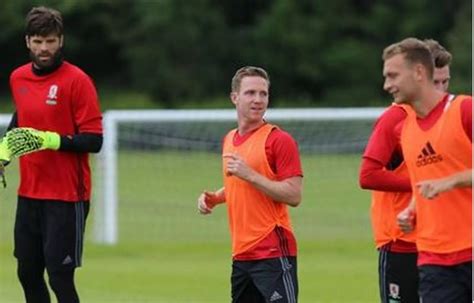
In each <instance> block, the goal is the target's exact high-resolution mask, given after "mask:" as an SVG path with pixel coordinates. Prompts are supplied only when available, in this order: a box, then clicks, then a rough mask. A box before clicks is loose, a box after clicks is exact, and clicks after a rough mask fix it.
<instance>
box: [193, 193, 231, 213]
mask: <svg viewBox="0 0 474 303" xmlns="http://www.w3.org/2000/svg"><path fill="white" fill-rule="evenodd" d="M224 201H225V198H224V192H223V190H218V191H216V192H211V191H204V192H203V193H202V194H201V195H199V198H198V204H197V207H198V210H199V213H200V214H202V215H208V214H210V213H212V209H213V208H214V206H216V205H217V204H220V203H223V202H224Z"/></svg>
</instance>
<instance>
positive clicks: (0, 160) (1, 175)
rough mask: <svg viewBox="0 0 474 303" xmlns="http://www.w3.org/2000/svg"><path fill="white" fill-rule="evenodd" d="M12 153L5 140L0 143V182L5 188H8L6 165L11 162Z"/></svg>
mask: <svg viewBox="0 0 474 303" xmlns="http://www.w3.org/2000/svg"><path fill="white" fill-rule="evenodd" d="M10 157H11V152H10V150H9V149H8V147H7V144H6V142H5V140H2V141H1V142H0V182H1V183H2V185H3V188H5V187H7V181H6V179H5V165H7V164H8V162H10Z"/></svg>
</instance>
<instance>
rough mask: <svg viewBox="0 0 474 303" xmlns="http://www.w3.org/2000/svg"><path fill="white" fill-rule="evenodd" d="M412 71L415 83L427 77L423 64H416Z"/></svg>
mask: <svg viewBox="0 0 474 303" xmlns="http://www.w3.org/2000/svg"><path fill="white" fill-rule="evenodd" d="M414 71H415V80H416V81H421V80H422V79H423V77H427V76H428V74H427V71H426V68H425V67H424V66H423V64H419V63H418V64H416V65H415V69H414Z"/></svg>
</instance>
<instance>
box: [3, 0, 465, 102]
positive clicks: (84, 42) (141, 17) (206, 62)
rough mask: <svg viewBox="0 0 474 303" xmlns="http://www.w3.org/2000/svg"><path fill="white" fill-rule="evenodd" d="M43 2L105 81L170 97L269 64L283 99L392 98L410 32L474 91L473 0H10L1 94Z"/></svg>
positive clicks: (69, 48)
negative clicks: (388, 76) (395, 66)
mask: <svg viewBox="0 0 474 303" xmlns="http://www.w3.org/2000/svg"><path fill="white" fill-rule="evenodd" d="M36 5H47V6H51V7H54V8H56V9H58V10H60V11H61V12H62V13H63V18H64V23H65V34H66V35H65V49H64V50H65V54H66V58H67V60H70V61H71V62H73V63H75V64H77V65H79V66H80V67H81V68H83V69H84V70H85V71H86V72H87V73H89V74H90V75H91V76H92V77H93V79H94V80H95V82H96V84H97V86H98V87H99V91H100V89H101V87H106V88H109V89H114V90H132V91H139V92H142V93H144V94H146V95H149V96H150V97H151V98H152V100H153V101H154V102H156V103H157V104H160V105H161V106H164V107H169V108H173V107H179V105H180V103H181V102H186V101H189V100H195V102H197V103H199V102H206V100H211V99H218V98H225V97H226V96H227V95H228V93H229V90H230V79H231V77H232V75H233V73H234V72H235V70H236V69H237V68H239V67H241V66H243V65H258V66H261V67H264V68H265V69H267V70H268V71H269V73H270V77H271V94H272V100H273V101H272V102H274V103H273V104H275V103H276V104H278V103H280V104H282V105H285V106H368V105H383V104H387V102H389V97H388V96H387V95H386V94H385V93H384V92H383V90H382V83H383V78H382V64H383V62H382V59H381V53H382V50H383V49H384V47H386V46H387V45H389V44H391V43H394V42H397V41H399V40H401V39H403V38H405V37H409V36H414V37H418V38H423V39H424V38H433V39H436V40H438V41H439V42H440V43H441V44H443V45H444V46H445V47H446V48H447V49H448V50H449V51H451V52H452V54H453V57H454V60H453V64H452V72H451V74H452V85H451V90H452V91H453V92H464V93H471V79H472V76H471V74H472V70H471V68H472V67H471V66H472V49H471V44H472V34H471V32H472V23H471V9H472V7H471V6H472V3H471V1H464V0H449V1H448V0H397V1H395V0H378V1H376V0H330V1H316V0H298V1H294V0H227V1H219V0H155V1H145V0H135V1H133V0H97V1H93V0H90V1H82V0H68V1H58V0H56V1H53V0H44V1H30V0H16V1H6V2H4V3H2V6H3V9H1V10H0V27H1V28H2V31H0V49H1V50H2V51H1V52H2V58H1V60H0V89H1V92H2V93H3V92H5V93H6V92H8V75H9V73H10V72H11V71H12V70H13V69H14V68H15V67H17V66H19V65H21V64H23V63H25V62H27V60H28V53H27V50H26V48H25V43H24V17H25V15H26V13H27V12H28V11H29V9H31V7H32V6H36Z"/></svg>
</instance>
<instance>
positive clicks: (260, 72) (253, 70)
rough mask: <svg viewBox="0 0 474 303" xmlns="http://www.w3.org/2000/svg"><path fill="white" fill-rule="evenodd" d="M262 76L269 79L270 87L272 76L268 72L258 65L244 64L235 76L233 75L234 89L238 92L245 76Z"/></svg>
mask: <svg viewBox="0 0 474 303" xmlns="http://www.w3.org/2000/svg"><path fill="white" fill-rule="evenodd" d="M252 76H257V77H262V78H263V79H265V80H267V83H268V87H270V77H268V74H267V72H266V71H265V70H264V69H263V68H261V67H256V66H244V67H242V68H239V69H238V70H237V71H236V72H235V75H234V77H232V85H231V86H232V87H231V89H232V91H233V92H237V91H239V89H240V83H241V82H242V79H243V78H244V77H252Z"/></svg>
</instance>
